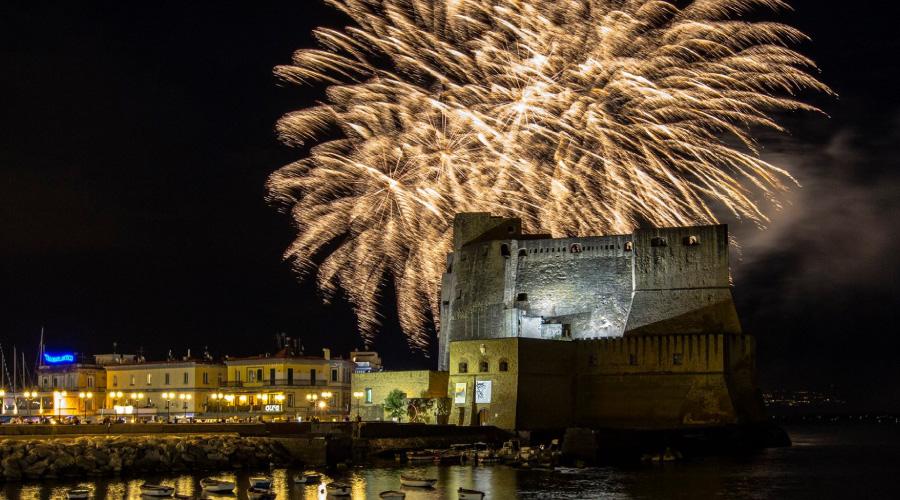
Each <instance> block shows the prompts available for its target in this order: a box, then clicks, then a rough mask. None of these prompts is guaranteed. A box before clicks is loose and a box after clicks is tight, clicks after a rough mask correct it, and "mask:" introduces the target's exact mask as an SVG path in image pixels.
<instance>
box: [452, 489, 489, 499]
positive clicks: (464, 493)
mask: <svg viewBox="0 0 900 500" xmlns="http://www.w3.org/2000/svg"><path fill="white" fill-rule="evenodd" d="M456 494H457V496H458V498H459V500H482V499H483V498H484V492H483V491H478V490H469V489H466V488H460V489H458V490H456Z"/></svg>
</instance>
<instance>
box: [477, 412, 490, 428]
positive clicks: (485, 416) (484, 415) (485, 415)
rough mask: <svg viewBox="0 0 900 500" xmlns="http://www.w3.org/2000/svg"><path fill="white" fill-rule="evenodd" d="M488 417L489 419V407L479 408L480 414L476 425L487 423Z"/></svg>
mask: <svg viewBox="0 0 900 500" xmlns="http://www.w3.org/2000/svg"><path fill="white" fill-rule="evenodd" d="M487 419H488V411H487V408H482V409H480V410H478V414H477V415H476V420H477V421H476V422H475V425H479V426H480V425H487Z"/></svg>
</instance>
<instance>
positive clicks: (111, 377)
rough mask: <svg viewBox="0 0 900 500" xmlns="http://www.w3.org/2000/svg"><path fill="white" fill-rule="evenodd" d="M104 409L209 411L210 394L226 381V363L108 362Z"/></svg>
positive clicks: (164, 413) (154, 412) (182, 413)
mask: <svg viewBox="0 0 900 500" xmlns="http://www.w3.org/2000/svg"><path fill="white" fill-rule="evenodd" d="M105 369H106V390H107V408H109V410H108V411H107V412H105V413H115V414H128V415H135V416H140V417H150V416H167V417H169V416H172V417H177V416H182V417H193V416H197V415H198V414H201V413H204V412H206V411H208V409H209V408H210V403H211V401H213V400H212V399H211V396H212V395H213V394H217V393H218V389H219V387H220V386H222V385H223V384H224V383H225V380H226V375H225V366H224V365H223V364H221V363H216V362H213V361H210V360H197V359H181V360H168V361H141V360H140V359H138V360H136V361H135V362H132V363H124V362H123V363H118V364H109V365H106V366H105Z"/></svg>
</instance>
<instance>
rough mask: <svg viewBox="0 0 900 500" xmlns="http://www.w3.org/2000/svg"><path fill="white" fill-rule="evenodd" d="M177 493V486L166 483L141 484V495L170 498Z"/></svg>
mask: <svg viewBox="0 0 900 500" xmlns="http://www.w3.org/2000/svg"><path fill="white" fill-rule="evenodd" d="M174 493H175V488H174V487H172V486H166V485H164V484H151V483H144V484H142V485H141V495H142V496H145V497H153V498H168V497H171V496H172V495H173V494H174Z"/></svg>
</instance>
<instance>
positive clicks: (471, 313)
mask: <svg viewBox="0 0 900 500" xmlns="http://www.w3.org/2000/svg"><path fill="white" fill-rule="evenodd" d="M453 229H454V234H453V252H452V253H450V254H449V255H448V257H447V267H446V270H445V273H444V275H443V278H442V287H441V304H440V312H441V328H440V333H439V341H440V347H439V361H438V364H439V369H440V370H446V371H448V372H449V388H448V389H449V392H450V394H452V395H453V410H452V414H451V416H450V421H451V423H457V424H459V425H483V424H490V425H496V426H498V427H501V428H505V429H531V430H533V429H560V428H567V427H572V426H584V427H593V428H601V427H604V428H630V429H642V428H655V429H660V428H667V429H676V428H692V427H710V426H713V427H716V426H723V425H732V424H744V423H754V422H760V421H763V420H764V419H765V412H764V410H763V406H762V399H761V397H760V394H759V391H758V390H757V388H756V384H755V378H756V376H755V342H754V339H753V337H752V336H750V335H745V334H743V332H742V331H741V325H740V321H739V319H738V316H737V312H736V310H735V306H734V302H733V300H732V295H731V288H730V282H729V268H728V266H729V263H728V246H729V245H728V230H727V227H726V226H724V225H715V226H695V227H683V228H653V229H640V230H637V231H635V232H634V233H632V234H627V235H616V236H597V237H583V238H551V237H549V236H547V235H529V234H523V233H522V225H521V221H520V220H519V219H515V218H503V217H493V216H491V215H490V214H488V213H463V214H458V215H457V217H456V219H455V221H454V227H453ZM548 409H552V411H548Z"/></svg>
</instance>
